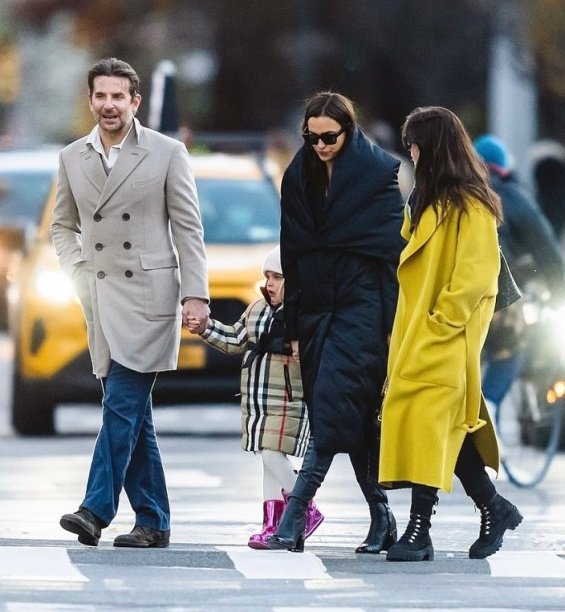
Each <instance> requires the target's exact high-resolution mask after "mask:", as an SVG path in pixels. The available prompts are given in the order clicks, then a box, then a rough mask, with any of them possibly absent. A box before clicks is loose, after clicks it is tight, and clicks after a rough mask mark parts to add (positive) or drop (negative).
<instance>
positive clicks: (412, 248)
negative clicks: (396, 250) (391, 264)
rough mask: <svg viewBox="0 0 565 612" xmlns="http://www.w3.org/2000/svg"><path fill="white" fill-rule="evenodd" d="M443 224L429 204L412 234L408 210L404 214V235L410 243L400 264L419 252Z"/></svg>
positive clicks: (401, 256)
mask: <svg viewBox="0 0 565 612" xmlns="http://www.w3.org/2000/svg"><path fill="white" fill-rule="evenodd" d="M440 225H441V223H440V221H439V219H438V217H437V215H436V213H435V212H434V209H433V208H432V207H431V206H429V207H428V208H427V210H426V211H425V212H424V214H423V215H422V217H421V219H420V223H419V225H418V228H417V229H416V231H415V232H412V233H411V234H410V218H409V217H408V214H407V212H405V215H404V224H403V226H402V236H403V237H404V238H409V241H408V244H407V245H406V248H405V249H404V251H402V253H401V255H400V264H399V265H402V264H403V263H404V262H406V260H407V259H409V258H410V257H412V255H414V254H415V253H417V252H418V251H419V250H420V249H421V248H422V247H423V246H424V245H425V244H426V242H428V240H429V239H430V238H431V237H432V236H433V234H434V232H435V231H436V229H437V228H438V227H439V226H440Z"/></svg>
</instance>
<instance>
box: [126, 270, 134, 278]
mask: <svg viewBox="0 0 565 612" xmlns="http://www.w3.org/2000/svg"><path fill="white" fill-rule="evenodd" d="M125 275H126V278H131V277H132V276H133V272H132V271H131V270H126V272H125Z"/></svg>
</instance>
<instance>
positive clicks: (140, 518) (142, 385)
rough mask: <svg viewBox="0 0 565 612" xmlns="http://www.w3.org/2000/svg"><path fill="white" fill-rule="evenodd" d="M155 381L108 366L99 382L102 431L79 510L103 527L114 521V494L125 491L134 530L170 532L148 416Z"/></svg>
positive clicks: (146, 375)
mask: <svg viewBox="0 0 565 612" xmlns="http://www.w3.org/2000/svg"><path fill="white" fill-rule="evenodd" d="M156 378H157V374H156V373H155V372H150V373H143V372H135V371H134V370H130V369H129V368H126V367H124V366H122V365H120V364H119V363H117V362H115V361H112V362H111V365H110V371H109V372H108V376H107V377H106V378H103V379H102V388H103V390H104V397H103V400H102V408H103V410H102V427H101V428H100V432H99V433H98V438H97V440H96V445H95V447H94V453H93V456H92V463H91V466H90V474H89V476H88V484H87V485H86V495H85V498H84V501H83V502H82V504H81V507H84V508H88V510H90V511H91V512H93V513H94V514H95V515H96V516H97V517H98V518H99V519H101V520H102V521H103V522H104V523H105V524H106V525H109V524H110V522H111V521H112V519H113V518H114V517H115V516H116V513H117V511H118V502H119V497H120V492H121V491H122V489H125V492H126V494H127V496H128V499H129V501H130V504H131V507H132V508H133V510H134V512H135V524H136V525H140V526H144V527H150V528H152V529H159V530H160V531H164V530H167V529H169V528H170V510H169V498H168V495H167V485H166V483H165V474H164V472H163V464H162V462H161V454H160V452H159V446H158V444H157V437H156V435H155V427H154V425H153V416H152V403H151V391H152V390H153V385H154V383H155V380H156Z"/></svg>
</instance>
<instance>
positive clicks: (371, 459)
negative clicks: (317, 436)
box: [291, 437, 387, 506]
mask: <svg viewBox="0 0 565 612" xmlns="http://www.w3.org/2000/svg"><path fill="white" fill-rule="evenodd" d="M334 457H335V453H318V452H317V451H316V447H315V445H314V439H313V438H312V437H311V438H310V440H309V442H308V448H307V450H306V454H305V456H304V461H303V462H302V468H301V469H300V472H299V473H298V478H297V479H296V484H295V485H294V488H293V490H292V493H291V496H292V497H296V498H298V499H300V500H301V501H302V502H303V503H308V501H310V500H311V499H313V498H314V495H316V491H317V490H318V489H319V488H320V485H321V484H322V483H323V482H324V479H325V477H326V474H327V473H328V471H329V469H330V466H331V464H332V461H333V459H334ZM349 459H350V461H351V465H352V466H353V470H354V472H355V477H356V479H357V482H358V483H359V486H360V488H361V491H362V492H363V495H364V497H365V499H366V500H367V502H368V504H369V506H371V505H372V504H375V503H387V495H386V493H385V491H384V489H383V488H382V487H381V486H380V485H379V484H378V482H377V477H378V476H377V474H378V459H379V449H378V445H377V444H375V445H371V446H369V445H367V446H364V447H361V448H360V449H359V450H358V451H355V452H351V453H349Z"/></svg>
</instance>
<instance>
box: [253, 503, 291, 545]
mask: <svg viewBox="0 0 565 612" xmlns="http://www.w3.org/2000/svg"><path fill="white" fill-rule="evenodd" d="M285 506H286V503H285V502H284V501H283V500H282V499H268V500H267V501H265V502H263V531H261V533H254V534H253V535H252V536H251V537H250V538H249V542H247V546H249V548H255V549H256V550H267V549H268V548H269V547H268V546H267V545H266V541H267V538H268V537H269V536H271V535H273V534H274V533H275V531H276V530H277V527H278V526H279V522H280V520H281V516H282V514H283V512H284V507H285Z"/></svg>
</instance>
